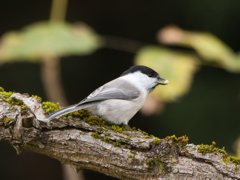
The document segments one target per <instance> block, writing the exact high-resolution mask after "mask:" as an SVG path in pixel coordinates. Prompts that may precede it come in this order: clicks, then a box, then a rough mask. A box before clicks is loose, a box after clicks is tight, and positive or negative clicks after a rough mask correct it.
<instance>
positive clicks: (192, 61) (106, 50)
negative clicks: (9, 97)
mask: <svg viewBox="0 0 240 180" xmlns="http://www.w3.org/2000/svg"><path fill="white" fill-rule="evenodd" d="M56 1H57V0H56ZM51 7H52V1H50V0H48V1H47V0H41V1H40V0H31V1H30V0H22V1H17V0H12V1H2V2H1V3H0V23H1V24H0V36H1V37H2V38H1V39H0V86H2V87H4V89H5V90H6V91H13V90H14V91H16V92H21V93H29V94H30V95H31V94H34V95H39V96H41V97H42V98H43V101H47V100H50V98H49V95H47V92H46V87H45V86H44V82H43V80H42V79H43V77H42V76H41V73H43V72H42V69H43V66H44V65H43V64H44V62H45V63H46V62H48V61H51V58H53V59H56V57H57V58H58V60H59V61H58V63H60V67H61V68H60V78H61V79H60V80H61V83H62V89H63V94H64V96H65V97H66V101H67V104H74V103H77V102H79V101H80V100H81V99H83V98H84V97H86V96H87V95H88V94H89V93H90V92H92V91H93V90H94V89H95V88H97V87H99V86H100V85H102V84H104V83H106V82H108V81H109V80H112V79H114V78H116V77H118V76H119V75H120V74H121V73H122V72H123V71H125V70H126V69H128V68H129V67H130V66H132V65H134V64H137V63H140V64H144V65H148V66H151V67H153V68H154V69H156V70H157V71H158V72H159V73H160V75H161V77H163V78H166V79H168V80H169V81H170V83H169V85H168V86H164V87H162V86H161V87H158V88H157V90H156V92H154V94H153V95H154V98H155V100H154V101H153V102H152V103H155V105H156V106H158V108H157V110H155V111H154V112H152V113H146V112H145V111H144V110H142V113H141V112H139V113H137V115H136V116H134V117H133V119H132V120H131V121H130V123H129V125H130V126H131V127H133V126H135V127H137V128H140V129H142V130H144V131H146V132H148V133H150V134H154V135H155V136H158V137H160V138H164V137H165V136H168V135H172V134H176V136H182V135H187V136H188V137H189V139H190V143H194V144H201V143H204V144H211V142H212V141H215V142H216V143H217V146H218V147H223V146H225V148H226V150H227V152H228V153H230V154H233V155H237V146H238V143H237V139H238V137H239V135H240V131H239V126H240V121H239V119H240V98H239V95H240V83H239V82H240V74H239V72H240V68H239V67H240V66H239V64H240V63H239V60H240V59H239V57H238V56H239V55H238V51H239V49H240V43H239V39H240V33H239V32H240V23H239V22H240V1H239V0H228V1H225V0H212V1H211V2H209V1H207V0H202V1H190V0H184V1H178V0H170V1H163V0H150V1H149V0H148V1H146V0H138V1H136V0H132V1H97V0H91V1H78V0H69V1H68V4H67V10H66V16H65V21H67V22H68V23H69V24H67V26H66V29H67V30H66V31H63V30H62V31H55V30H54V31H52V32H48V30H46V32H47V33H46V34H48V36H47V37H46V39H47V40H49V41H50V42H54V40H56V39H57V40H58V41H56V42H57V43H56V44H58V46H56V44H54V45H53V46H54V48H53V49H51V47H50V46H51V44H50V45H49V44H48V43H46V42H40V41H41V40H42V39H44V38H42V37H43V36H45V34H44V33H43V35H42V36H41V33H40V34H37V36H38V38H36V39H35V40H34V38H31V36H27V37H26V38H25V40H26V39H27V41H31V43H32V44H30V45H29V44H27V43H28V42H27V41H24V43H25V42H27V43H26V44H24V43H22V41H23V40H24V37H20V36H19V37H18V35H19V34H14V33H13V34H14V36H13V35H12V33H11V34H10V35H11V37H10V35H9V33H7V32H9V31H12V30H17V31H19V32H25V31H24V30H22V28H23V27H25V26H29V25H32V24H34V23H36V22H41V21H45V22H46V21H48V20H49V17H50V12H52V11H53V10H51ZM56 21H57V20H56ZM79 21H81V22H84V23H85V24H87V26H86V27H87V28H85V25H83V27H81V28H80V30H79V29H77V30H76V29H74V28H75V22H79ZM40 25H41V24H40ZM45 25H46V24H45ZM168 25H175V26H168ZM46 26H47V25H46ZM73 26H74V27H73ZM88 26H89V27H91V28H90V29H88ZM166 26H168V27H166ZM176 26H178V27H179V28H178V27H176ZM54 27H55V26H54ZM64 27H65V26H64ZM72 27H73V29H74V30H73V31H74V32H75V30H76V31H77V36H78V35H79V34H80V35H79V36H81V38H82V37H83V38H85V37H88V35H89V34H88V33H89V32H91V33H93V34H91V33H90V36H89V38H87V39H86V41H85V40H83V41H81V39H80V40H79V41H77V40H78V39H77V38H75V36H74V37H72V39H73V40H72V41H71V42H67V41H66V40H65V39H64V38H63V39H62V40H61V41H60V40H59V39H60V38H59V37H60V36H61V35H63V36H64V35H66V36H65V37H69V36H70V35H67V33H68V30H69V29H70V31H69V32H72V29H71V28H72ZM162 28H164V29H162ZM171 28H172V29H171ZM180 28H181V29H180ZM86 29H87V30H86ZM161 29H162V30H161ZM182 29H184V30H182ZM78 30H79V31H78ZM159 30H161V31H159ZM164 30H166V31H164ZM185 30H187V31H185ZM58 32H59V33H58ZM84 33H86V34H84ZM164 33H165V34H164ZM167 33H170V36H168V34H167ZM55 35H56V37H55ZM75 35H76V34H75ZM95 36H96V37H95ZM8 38H9V39H8ZM11 38H12V39H11ZM91 38H92V39H91ZM94 38H96V39H94ZM74 39H76V42H75V41H74ZM169 39H170V40H171V41H170V40H169ZM88 40H89V41H88ZM10 41H11V42H10ZM73 41H74V42H75V44H73V45H72V44H71V45H69V44H70V43H72V42H73ZM47 42H48V41H47ZM78 42H80V44H78ZM81 42H83V44H81ZM18 43H19V45H18ZM21 43H22V44H21ZM84 43H85V44H84ZM91 43H92V44H91ZM9 44H10V45H9ZM61 45H63V49H61V48H62V47H61ZM15 46H16V47H15ZM17 46H19V47H21V48H22V47H26V49H24V50H25V54H24V55H23V54H21V53H19V52H22V51H21V50H19V49H17V48H18V47H17ZM74 47H78V48H76V49H74ZM86 47H87V48H86ZM34 48H35V49H37V50H38V49H40V50H39V51H35V50H33V51H31V52H30V50H29V49H34ZM67 48H69V51H67V52H64V50H65V49H67ZM84 48H86V49H84ZM72 49H74V51H71V50H72ZM28 50H29V52H28ZM31 53H32V54H31ZM44 53H46V55H45V54H44ZM49 57H50V60H49ZM180 57H181V58H180ZM44 59H45V60H44ZM186 59H187V62H186ZM29 60H30V61H31V62H29ZM42 61H43V62H42ZM181 66H182V67H181ZM186 67H187V68H186ZM45 77H47V76H45ZM150 102H151V101H150ZM157 112H158V113H157ZM146 114H148V116H146ZM149 114H150V116H149ZM0 159H1V161H0V174H1V179H2V180H11V179H24V180H28V179H29V180H30V179H35V180H38V179H39V180H40V179H45V180H48V179H49V180H50V179H51V180H55V179H56V180H59V179H60V180H61V179H63V173H62V167H61V165H60V163H59V162H58V161H57V160H54V159H50V158H48V157H46V156H42V155H39V154H35V153H32V152H25V151H24V152H23V153H22V154H21V155H16V152H15V150H14V149H13V147H11V146H10V145H8V144H7V143H4V142H0ZM96 177H97V178H98V179H114V178H110V177H107V176H105V175H100V174H98V173H96V172H92V171H89V170H85V171H84V178H85V179H86V180H89V179H93V178H96Z"/></svg>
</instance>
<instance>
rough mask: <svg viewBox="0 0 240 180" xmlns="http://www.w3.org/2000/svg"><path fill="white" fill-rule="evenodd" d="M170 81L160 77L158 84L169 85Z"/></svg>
mask: <svg viewBox="0 0 240 180" xmlns="http://www.w3.org/2000/svg"><path fill="white" fill-rule="evenodd" d="M168 83H169V81H168V80H166V79H163V78H160V77H159V78H158V84H161V85H167V84H168Z"/></svg>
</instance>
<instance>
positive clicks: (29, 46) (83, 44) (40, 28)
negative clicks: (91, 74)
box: [0, 22, 101, 61]
mask: <svg viewBox="0 0 240 180" xmlns="http://www.w3.org/2000/svg"><path fill="white" fill-rule="evenodd" d="M100 46H101V39H100V38H99V36H98V35H97V34H96V33H95V32H94V31H93V30H92V29H91V28H90V27H88V26H87V25H86V24H84V23H77V24H75V25H72V24H69V23H60V22H59V23H58V22H38V23H35V24H32V25H29V26H27V27H25V28H24V29H23V30H22V31H20V32H17V31H12V32H8V33H6V34H4V35H3V36H2V40H1V42H0V61H9V60H32V61H39V60H41V59H42V58H44V57H55V56H67V55H85V54H89V53H92V52H93V51H95V50H96V49H97V48H99V47H100Z"/></svg>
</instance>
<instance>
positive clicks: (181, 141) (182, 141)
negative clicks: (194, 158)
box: [165, 134, 189, 145]
mask: <svg viewBox="0 0 240 180" xmlns="http://www.w3.org/2000/svg"><path fill="white" fill-rule="evenodd" d="M165 139H166V140H170V139H172V140H173V141H175V142H178V143H179V144H180V145H186V144H188V141H189V139H188V137H187V136H186V135H184V136H181V137H176V135H175V134H174V135H172V136H167V137H166V138H165Z"/></svg>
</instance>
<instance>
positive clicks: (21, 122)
mask: <svg viewBox="0 0 240 180" xmlns="http://www.w3.org/2000/svg"><path fill="white" fill-rule="evenodd" d="M10 98H17V99H20V100H21V101H23V102H24V103H25V104H26V105H27V106H28V108H27V109H26V110H21V107H20V106H18V105H12V104H9V103H7V102H6V101H4V99H3V96H2V95H0V139H1V140H2V141H6V142H8V143H10V144H11V145H12V146H13V147H14V148H15V149H16V150H17V153H20V150H21V149H28V150H30V151H34V152H37V153H40V154H44V155H47V156H50V157H52V158H55V159H58V160H59V161H60V162H62V163H64V164H69V165H71V167H73V168H74V169H75V170H76V171H79V170H80V169H81V168H84V169H91V170H94V171H98V172H100V173H104V174H106V175H109V176H112V177H116V178H119V179H206V178H207V179H240V170H238V167H239V165H236V164H235V163H226V164H225V163H224V162H223V159H222V154H221V153H220V152H219V153H216V154H214V153H206V154H205V155H203V154H202V153H199V152H197V151H196V149H195V146H194V145H187V146H186V145H184V141H182V142H180V141H179V142H176V141H174V140H173V139H169V140H165V139H161V140H160V143H159V140H158V138H156V137H151V136H148V135H146V133H144V132H139V131H125V130H123V129H120V128H119V129H115V131H114V128H113V127H114V126H111V127H109V126H107V125H104V126H99V125H96V124H95V125H90V124H91V123H90V124H89V123H87V122H85V121H86V120H85V121H84V120H83V118H81V117H71V116H68V117H65V118H60V119H59V120H58V121H57V120H53V121H51V124H50V126H48V125H47V124H46V123H44V122H39V121H38V120H37V119H36V118H35V115H34V114H35V113H36V112H38V113H39V112H40V111H42V107H41V103H40V102H39V101H38V100H37V99H35V98H33V97H29V96H28V95H26V94H25V95H21V94H18V93H15V94H13V95H12V96H11V97H10ZM42 112H43V111H42ZM36 116H38V115H36ZM94 117H95V116H91V119H93V122H95V123H96V121H98V120H99V118H97V117H95V118H96V120H95V121H94ZM116 127H117V126H116ZM116 131H118V132H116Z"/></svg>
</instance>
